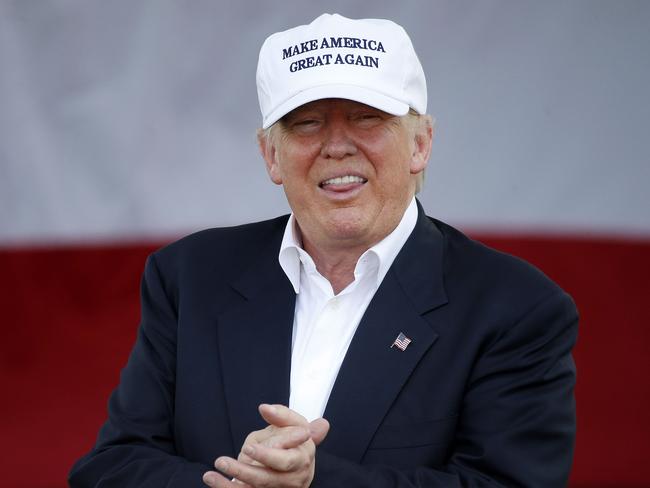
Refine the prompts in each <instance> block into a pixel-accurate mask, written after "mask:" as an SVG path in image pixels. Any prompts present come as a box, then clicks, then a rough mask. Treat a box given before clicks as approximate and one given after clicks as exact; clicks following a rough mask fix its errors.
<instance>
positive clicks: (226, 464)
mask: <svg viewBox="0 0 650 488" xmlns="http://www.w3.org/2000/svg"><path fill="white" fill-rule="evenodd" d="M215 466H216V468H217V469H218V470H219V471H222V472H224V473H226V474H227V475H228V476H232V477H233V478H236V479H237V480H238V481H240V482H243V483H246V484H247V485H250V486H271V483H272V481H274V478H275V482H276V483H275V484H274V485H273V486H275V485H278V486H282V483H280V479H278V478H281V477H282V476H283V475H285V473H279V472H276V471H271V470H269V469H268V468H266V467H263V466H252V465H250V464H246V463H241V462H239V461H237V460H235V459H233V458H230V457H225V456H224V457H220V458H217V461H216V462H215ZM215 486H216V487H217V488H226V487H228V486H230V487H236V488H242V487H241V486H240V485H235V484H231V485H215ZM245 486H246V485H245Z"/></svg>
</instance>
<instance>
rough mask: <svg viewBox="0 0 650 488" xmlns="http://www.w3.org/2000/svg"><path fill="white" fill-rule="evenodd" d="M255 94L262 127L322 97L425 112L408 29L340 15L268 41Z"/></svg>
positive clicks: (390, 109)
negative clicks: (258, 104) (260, 112)
mask: <svg viewBox="0 0 650 488" xmlns="http://www.w3.org/2000/svg"><path fill="white" fill-rule="evenodd" d="M257 95H258V97H259V102H260V109H261V111H262V127H263V128H264V129H266V128H267V127H269V126H271V125H272V124H273V123H275V122H276V121H278V120H279V119H280V118H282V117H283V116H284V115H286V114H287V113H289V112H290V111H291V110H293V109H295V108H297V107H299V106H301V105H304V104H305V103H308V102H311V101H314V100H320V99H322V98H345V99H348V100H354V101H357V102H360V103H364V104H366V105H370V106H372V107H375V108H378V109H379V110H383V111H384V112H388V113H390V114H392V115H406V113H407V112H408V111H409V108H412V109H413V110H415V111H416V112H418V113H420V114H423V113H426V111H427V84H426V80H425V79H424V71H423V70H422V65H421V64H420V61H419V60H418V57H417V55H416V54H415V50H414V49H413V44H412V43H411V39H410V38H409V36H408V34H407V33H406V31H405V30H404V29H403V28H402V27H401V26H399V25H397V24H396V23H394V22H391V21H390V20H383V19H358V20H355V19H348V18H347V17H343V16H341V15H339V14H323V15H321V16H320V17H318V18H316V19H315V20H314V21H313V22H312V23H311V24H308V25H301V26H298V27H294V28H293V29H289V30H286V31H283V32H277V33H275V34H272V35H271V36H269V37H268V38H267V39H266V40H265V41H264V44H262V48H261V49H260V57H259V61H258V64H257Z"/></svg>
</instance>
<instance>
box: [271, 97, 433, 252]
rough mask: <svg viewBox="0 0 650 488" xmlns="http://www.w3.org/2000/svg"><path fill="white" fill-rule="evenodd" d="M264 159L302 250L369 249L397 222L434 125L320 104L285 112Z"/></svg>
mask: <svg viewBox="0 0 650 488" xmlns="http://www.w3.org/2000/svg"><path fill="white" fill-rule="evenodd" d="M280 125H281V126H280V127H278V128H274V131H275V132H274V133H272V136H271V137H270V138H269V139H270V140H268V141H261V144H260V146H261V150H262V154H263V156H264V158H265V160H266V163H267V169H268V172H269V175H270V177H271V180H272V181H273V182H275V183H276V184H281V185H283V187H284V191H285V193H286V195H287V199H288V201H289V205H290V206H291V209H292V210H293V212H294V214H295V216H296V220H297V222H298V225H299V227H300V230H301V232H302V236H303V244H304V245H305V248H306V249H307V248H308V247H310V246H314V247H315V248H317V249H320V250H321V251H328V250H329V251H331V250H342V249H346V248H359V247H361V248H365V249H367V248H368V247H370V246H372V245H373V244H375V243H377V242H378V241H380V240H381V239H383V238H384V237H385V236H386V235H388V234H389V233H390V232H391V231H392V230H393V229H394V228H395V227H396V226H397V224H398V223H399V221H400V219H401V216H402V214H403V213H404V210H405V209H406V207H407V206H408V204H409V202H410V201H411V198H412V197H413V195H414V193H415V185H416V178H417V175H418V174H419V173H420V172H422V171H423V170H424V168H425V166H426V162H427V159H428V156H429V151H430V146H431V136H432V133H431V132H432V131H431V125H430V124H426V123H418V121H417V120H411V119H410V118H409V117H396V116H393V115H390V114H387V113H386V112H382V111H381V110H378V109H375V108H372V107H369V106H368V105H364V104H361V103H357V102H353V101H349V100H342V99H324V100H317V101H314V102H311V103H308V104H306V105H303V106H301V107H299V108H297V109H295V110H293V111H292V112H290V113H289V114H287V115H286V116H285V117H284V118H283V120H282V122H281V124H280Z"/></svg>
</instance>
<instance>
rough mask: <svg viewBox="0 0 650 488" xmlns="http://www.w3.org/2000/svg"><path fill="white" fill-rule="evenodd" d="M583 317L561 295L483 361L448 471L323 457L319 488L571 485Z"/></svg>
mask: <svg viewBox="0 0 650 488" xmlns="http://www.w3.org/2000/svg"><path fill="white" fill-rule="evenodd" d="M577 322H578V316H577V311H576V309H575V305H574V304H573V301H572V300H571V298H570V297H569V296H568V295H566V294H565V293H564V292H562V291H554V292H553V293H552V294H551V295H550V296H547V297H546V298H544V299H543V300H541V301H540V302H539V303H537V304H536V305H534V306H533V307H532V308H531V309H529V310H528V312H527V313H525V314H524V316H523V317H521V318H520V319H519V320H518V321H517V322H516V323H515V324H513V325H512V326H511V327H509V328H508V329H507V330H506V331H505V332H504V333H502V334H501V335H500V336H499V337H498V338H497V339H496V340H494V341H493V342H492V343H491V344H489V345H488V346H487V347H486V349H485V350H484V351H483V352H482V353H481V355H480V357H478V358H477V359H476V363H475V367H474V368H473V371H472V375H471V378H470V381H469V382H468V385H467V390H466V394H465V397H464V401H463V405H462V410H461V412H460V419H459V424H458V427H457V431H456V436H455V441H454V445H453V448H452V452H451V455H450V457H449V461H448V463H447V464H446V465H445V466H440V467H436V468H435V469H434V468H432V467H425V466H421V467H414V468H409V469H397V468H395V467H391V466H390V465H388V464H386V465H363V464H357V463H352V462H350V461H347V460H344V459H341V458H338V457H336V456H333V455H331V454H329V453H327V452H322V451H320V450H319V451H318V452H317V456H316V475H315V478H314V483H313V484H312V487H313V488H334V487H340V486H354V487H355V488H371V487H372V488H388V487H403V488H406V487H412V488H415V487H420V488H424V487H427V488H436V487H440V488H443V487H444V488H454V487H515V486H517V487H519V486H521V487H540V488H549V487H563V486H566V484H567V482H568V478H569V472H570V469H571V463H572V457H573V445H574V438H575V402H574V397H573V388H574V384H575V366H574V363H573V359H572V357H571V349H572V347H573V345H574V343H575V341H576V338H577Z"/></svg>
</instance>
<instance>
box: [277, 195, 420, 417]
mask: <svg viewBox="0 0 650 488" xmlns="http://www.w3.org/2000/svg"><path fill="white" fill-rule="evenodd" d="M417 217H418V210H417V205H416V203H415V198H413V200H411V203H410V204H409V206H408V208H407V209H406V211H405V212H404V215H403V216H402V220H401V221H400V223H399V224H398V225H397V227H396V228H395V229H394V230H393V232H391V233H390V234H389V235H388V236H386V237H385V238H384V239H383V240H382V241H380V242H378V243H377V244H375V245H374V246H372V247H371V248H370V249H368V250H367V251H366V252H364V253H363V254H362V255H361V256H360V257H359V260H358V261H357V264H356V266H355V268H354V281H353V282H352V283H350V284H349V285H348V286H347V287H346V288H345V289H344V290H342V291H341V292H340V293H339V294H338V295H335V294H334V291H333V290H332V285H331V284H330V282H329V281H328V280H327V279H326V278H325V277H323V276H322V275H321V274H320V273H319V272H318V270H317V269H316V265H315V264H314V261H313V260H312V258H311V256H310V255H309V254H307V252H305V250H304V249H302V246H301V242H300V239H299V238H298V236H297V232H296V228H295V218H294V216H293V214H292V215H291V216H290V217H289V222H287V227H286V229H285V231H284V237H283V239H282V245H281V246H280V254H279V256H278V259H279V261H280V266H281V267H282V269H283V270H284V272H285V273H286V275H287V277H288V278H289V280H290V281H291V284H292V285H293V289H294V290H295V292H296V307H295V313H294V319H293V345H292V352H291V393H290V397H289V407H290V408H291V409H293V410H295V411H297V412H298V413H300V414H301V415H303V416H304V417H305V418H306V419H307V420H309V421H312V420H314V419H316V418H318V417H321V416H322V415H323V412H324V411H325V406H326V405H327V401H328V400H329V396H330V393H331V391H332V387H333V386H334V381H335V380H336V377H337V375H338V373H339V369H340V368H341V363H342V362H343V358H344V357H345V354H346V352H347V350H348V346H349V345H350V342H351V341H352V337H353V336H354V332H355V331H356V330H357V326H358V325H359V322H360V321H361V318H362V317H363V314H364V313H365V311H366V308H367V307H368V304H369V303H370V300H372V297H373V296H374V295H375V292H376V291H377V289H378V288H379V285H380V284H381V282H382V280H383V279H384V276H386V273H387V272H388V269H389V268H390V267H391V265H392V264H393V261H394V260H395V257H396V256H397V254H398V253H399V251H400V249H402V246H403V245H404V243H405V242H406V240H407V239H408V237H409V235H411V232H412V231H413V228H414V227H415V223H416V221H417ZM387 347H388V345H387Z"/></svg>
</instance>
